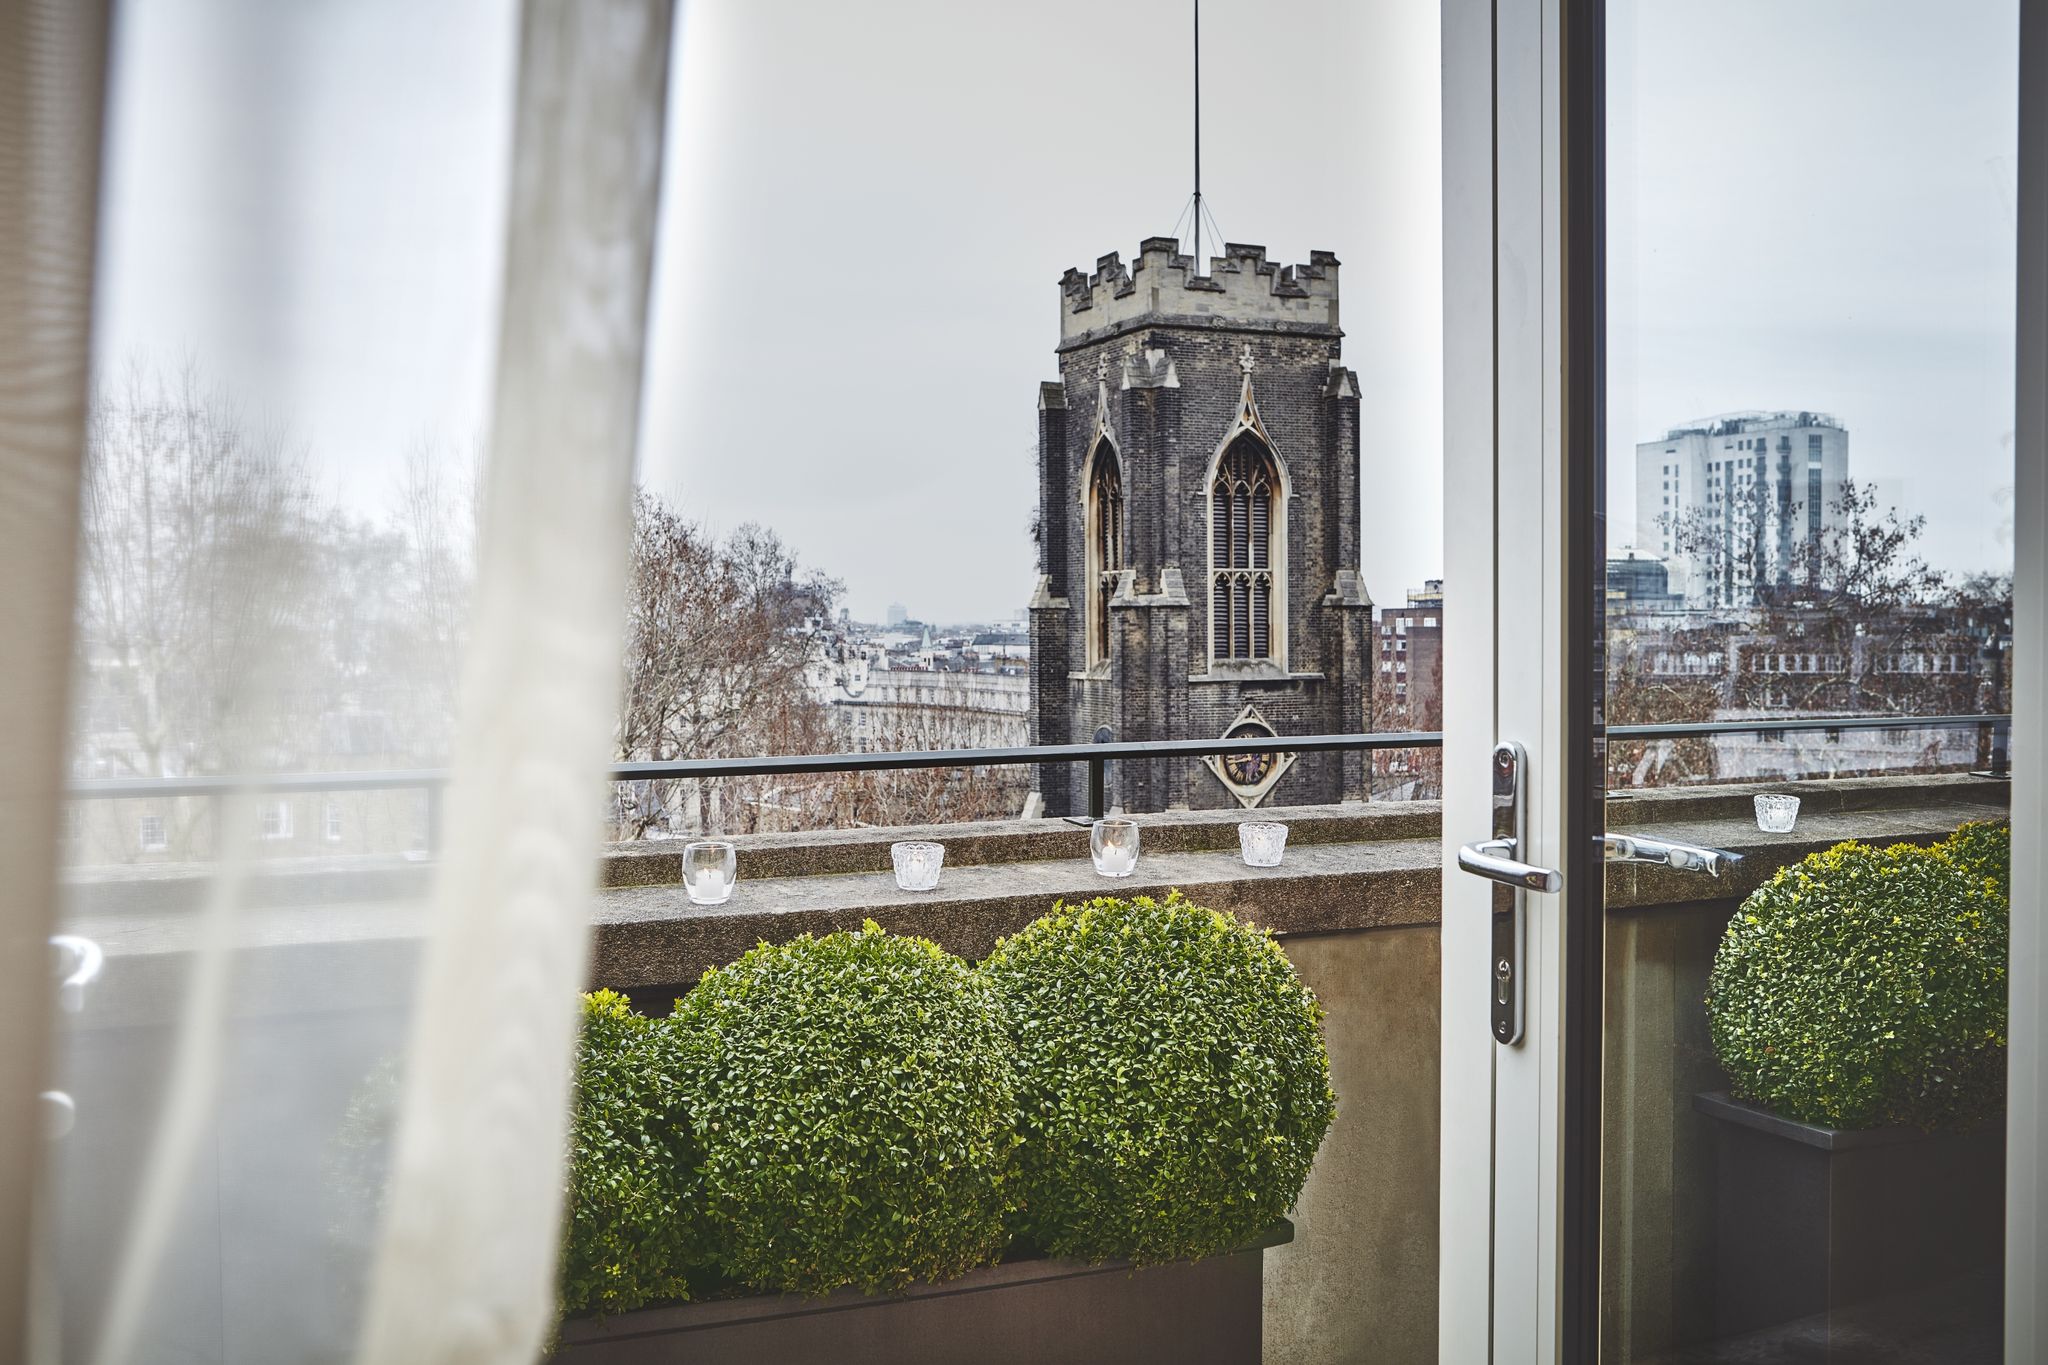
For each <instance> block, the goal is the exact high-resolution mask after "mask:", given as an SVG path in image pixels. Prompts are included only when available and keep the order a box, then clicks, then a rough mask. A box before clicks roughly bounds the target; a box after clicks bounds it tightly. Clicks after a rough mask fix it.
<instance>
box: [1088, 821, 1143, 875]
mask: <svg viewBox="0 0 2048 1365" xmlns="http://www.w3.org/2000/svg"><path fill="white" fill-rule="evenodd" d="M1088 853H1089V856H1090V857H1092V858H1094V859H1095V870H1096V871H1097V872H1099V873H1101V874H1102V875H1103V876H1105V877H1128V876H1130V875H1131V873H1132V872H1134V871H1136V870H1137V866H1138V822H1137V821H1136V820H1133V819H1131V818H1129V817H1128V816H1123V815H1111V816H1106V817H1104V818H1103V819H1100V820H1097V821H1096V822H1095V824H1094V826H1093V827H1091V828H1090V829H1089V831H1088Z"/></svg>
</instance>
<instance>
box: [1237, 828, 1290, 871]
mask: <svg viewBox="0 0 2048 1365" xmlns="http://www.w3.org/2000/svg"><path fill="white" fill-rule="evenodd" d="M1237 846H1238V849H1239V850H1240V851H1241V852H1242V853H1243V854H1244V865H1245V866H1246V867H1278V866H1280V856H1281V855H1282V854H1283V853H1285V852H1286V851H1287V826H1285V825H1283V824H1281V823H1279V822H1278V821H1277V820H1247V821H1245V822H1244V823H1243V824H1241V825H1239V826H1238V827H1237Z"/></svg>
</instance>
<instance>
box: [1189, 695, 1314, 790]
mask: <svg viewBox="0 0 2048 1365" xmlns="http://www.w3.org/2000/svg"><path fill="white" fill-rule="evenodd" d="M1279 737H1280V732H1279V731H1277V730H1275V729H1274V728H1273V726H1272V724H1271V723H1270V722H1269V721H1267V719H1266V718H1265V717H1264V716H1262V715H1260V714H1259V709H1258V708H1257V707H1256V706H1247V707H1245V708H1244V710H1242V711H1240V712H1239V713H1238V715H1237V719H1236V720H1233V721H1232V722H1230V724H1229V726H1228V727H1226V728H1225V729H1224V731H1223V738H1225V739H1278V738H1279ZM1202 761H1203V762H1204V763H1207V764H1208V765H1209V771H1210V772H1213V773H1215V774H1216V778H1217V780H1218V781H1219V782H1221V783H1222V784H1223V785H1224V786H1225V787H1227V788H1229V789H1230V794H1231V795H1232V796H1235V797H1236V798H1237V799H1238V801H1239V802H1241V803H1242V804H1244V805H1246V806H1256V805H1258V804H1259V802H1260V801H1262V800H1264V799H1265V796H1266V793H1267V792H1269V791H1271V790H1272V789H1273V785H1274V784H1275V783H1276V782H1278V781H1279V780H1280V778H1281V776H1282V775H1283V774H1285V773H1286V771H1287V770H1288V769H1289V768H1291V767H1293V766H1294V755H1293V754H1290V753H1285V752H1276V751H1273V750H1267V751H1265V752H1263V753H1248V754H1222V755H1219V756H1217V757H1215V758H1206V759H1203V760H1202Z"/></svg>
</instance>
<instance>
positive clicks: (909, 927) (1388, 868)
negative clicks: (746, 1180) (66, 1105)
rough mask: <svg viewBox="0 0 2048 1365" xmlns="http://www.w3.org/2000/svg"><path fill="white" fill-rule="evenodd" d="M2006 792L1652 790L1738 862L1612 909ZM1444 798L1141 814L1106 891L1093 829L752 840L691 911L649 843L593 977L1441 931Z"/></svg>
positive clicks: (608, 888)
mask: <svg viewBox="0 0 2048 1365" xmlns="http://www.w3.org/2000/svg"><path fill="white" fill-rule="evenodd" d="M1763 790H1770V791H1791V792H1795V793H1797V794H1798V795H1799V796H1800V797H1801V799H1802V808H1801V811H1800V818H1799V825H1798V828H1797V829H1796V830H1795V831H1794V832H1793V833H1791V834H1789V835H1774V834H1765V833H1763V832H1761V831H1759V830H1758V829H1757V827H1756V822H1755V818H1754V811H1753V807H1752V804H1751V800H1750V798H1751V797H1752V796H1753V795H1755V794H1756V793H1757V792H1758V791H1763ZM2006 792H2007V787H2006V784H2005V783H2003V782H2000V781H1996V780H1992V779H1980V778H1972V777H1967V776H1936V777H1914V778H1859V779H1843V780H1834V781H1813V782H1798V783H1773V784H1768V785H1767V786H1757V785H1728V786H1715V787H1711V788H1691V789H1685V788H1678V789H1664V790H1656V791H1647V792H1642V793H1636V794H1631V795H1628V796H1621V797H1615V798H1611V799H1610V800H1609V802H1608V818H1609V824H1610V826H1611V827H1613V828H1630V829H1636V830H1641V831H1644V832H1652V831H1653V832H1655V833H1656V834H1657V835H1658V836H1660V837H1663V838H1667V839H1673V840H1678V841H1681V842H1686V843H1695V844H1701V845H1704V846H1708V847H1714V848H1720V849H1725V850H1727V851H1729V852H1733V853H1738V854H1741V855H1742V859H1743V860H1742V861H1741V862H1740V863H1738V864H1736V865H1735V867H1734V868H1733V869H1731V870H1730V871H1729V872H1728V873H1727V874H1725V875H1723V876H1721V877H1719V878H1708V877H1705V876H1703V875H1701V874H1697V873H1681V872H1675V871H1672V870H1670V869H1668V868H1661V867H1654V866H1647V865H1626V864H1616V865H1613V866H1610V867H1609V868H1608V870H1607V875H1608V881H1607V892H1608V904H1609V907H1610V908H1613V909H1621V910H1626V909H1631V908H1643V907H1650V906H1658V905H1677V904H1684V903H1689V902H1704V901H1726V900H1730V899H1734V898H1736V897H1739V896H1743V895H1747V894H1748V893H1749V892H1750V891H1751V890H1754V889H1755V888H1756V887H1757V886H1758V885H1760V884H1761V883H1762V882H1764V881H1765V880H1767V879H1768V878H1769V877H1770V875H1771V874H1772V873H1773V872H1775V871H1776V870H1777V869H1778V868H1779V867H1782V866H1784V865H1785V864H1786V863H1789V862H1793V861H1796V860H1797V859H1799V858H1801V857H1804V856H1805V855H1806V854H1808V853H1811V852H1815V851H1818V850H1820V849H1824V848H1828V847H1830V846H1832V845H1834V844H1836V843H1839V842H1841V841H1842V840H1844V839H1864V840H1869V841H1874V842H1880V843H1892V842H1899V841H1916V842H1927V841H1930V840H1932V839H1935V838H1939V837H1941V836H1943V835H1946V834H1947V833H1948V832H1949V831H1951V830H1953V829H1954V828H1955V826H1956V825H1957V824H1960V823H1961V822H1963V821H1964V820H1971V819H1996V818H2000V817H2002V816H2003V815H2004V813H2005V809H2006V799H2007V796H2006ZM1246 819H1277V820H1281V821H1283V822H1285V823H1286V824H1287V825H1288V827H1289V839H1288V849H1287V857H1286V861H1285V862H1284V863H1283V864H1282V865H1281V866H1279V867H1277V868H1248V867H1246V866H1244V865H1243V863H1242V862H1241V861H1240V860H1239V858H1238V856H1237V830H1236V827H1237V825H1238V824H1239V823H1241V822H1242V821H1244V820H1246ZM1440 821H1441V811H1440V808H1439V807H1438V805H1437V803H1435V802H1404V803H1396V804H1363V805H1352V806H1318V807H1304V808H1295V809H1279V810H1262V811H1257V812H1244V811H1202V812H1167V813H1163V814H1159V815H1148V816H1140V817H1139V822H1140V825H1141V826H1142V829H1143V854H1142V856H1141V857H1140V859H1139V862H1138V868H1137V871H1136V873H1135V874H1134V875H1132V876H1131V877H1128V878H1123V879H1116V880H1112V879H1109V878H1105V877H1099V876H1097V875H1096V874H1095V871H1094V869H1093V867H1092V866H1091V865H1090V863H1089V861H1088V833H1087V830H1086V829H1084V828H1082V827H1080V826H1079V825H1075V824H1069V823H1068V822H1066V821H1060V820H1032V821H1022V820H1019V821H996V822H988V823H983V824H973V825H951V826H934V827H928V828H921V829H915V830H904V829H895V830H853V831H835V832H829V833H820V834H775V835H755V836H742V837H739V838H736V839H734V840H733V842H734V843H735V844H736V845H738V848H739V857H740V881H739V884H738V885H737V886H736V887H735V889H734V891H733V896H732V899H731V900H729V901H728V902H727V903H726V904H724V905H721V906H696V905H692V904H690V902H689V900H688V898H687V897H686V896H685V895H684V894H683V890H682V887H681V886H680V885H679V884H677V882H676V878H677V877H678V875H679V871H680V857H679V850H677V849H675V848H673V847H671V846H667V845H663V844H656V845H652V846H648V845H636V846H631V847H621V848H617V849H614V850H612V851H611V852H609V853H608V854H607V855H606V859H605V872H604V876H603V878H602V880H603V883H604V889H602V890H601V891H599V893H598V896H597V904H596V909H595V922H596V948H595V954H594V958H593V962H592V971H591V978H592V981H593V982H595V983H598V984H603V985H607V986H613V987H617V988H620V989H627V990H645V991H648V992H650V993H653V992H654V991H655V990H656V989H657V988H667V987H682V986H687V985H688V984H690V983H691V982H693V981H695V980H696V978H697V977H698V976H699V975H701V974H702V973H703V971H704V970H705V969H706V968H707V967H711V966H716V965H719V964H722V963H725V962H729V961H731V960H732V959H733V958H735V957H737V956H738V955H739V954H740V953H743V952H745V951H746V950H747V949H748V948H750V947H752V946H753V945H754V944H755V943H757V942H761V941H763V940H767V941H779V940H783V939H787V938H791V937H794V936H796V935H797V934H801V933H818V934H824V933H831V932H834V931H836V930H841V929H855V928H858V927H860V925H861V923H862V922H863V921H864V920H869V919H872V920H874V921H875V922H876V923H877V924H879V925H881V926H882V927H883V928H885V929H888V930H891V931H893V932H896V933H906V934H918V935H922V936H924V937H926V938H930V939H932V940H933V941H935V942H937V943H939V944H940V945H941V946H942V947H945V948H947V949H948V950H950V951H952V952H956V953H960V954H962V955H963V956H966V957H970V958H976V957H980V956H982V955H984V954H985V953H987V952H988V950H989V949H990V948H991V947H993V946H994V944H995V941H996V940H997V939H998V938H1000V937H1002V936H1003V935H1005V934H1011V933H1015V932H1016V931H1017V930H1019V929H1021V928H1022V927H1023V926H1024V925H1026V924H1028V923H1029V922H1030V921H1031V920H1033V919H1034V918H1036V917H1037V916H1039V915H1041V914H1044V913H1045V911H1046V910H1047V909H1049V908H1050V907H1051V905H1052V904H1053V902H1054V901H1056V900H1068V901H1073V900H1085V899H1087V898H1089V897H1093V896H1102V895H1161V896H1163V895H1165V894H1166V893H1167V892H1168V891H1169V890H1174V889H1178V890H1180V891H1182V892H1184V893H1185V894H1186V895H1188V896H1189V897H1191V898H1192V899H1194V900H1197V901H1199V902H1200V903H1202V904H1204V905H1208V906H1211V907H1213V908H1215V909H1218V910H1226V911H1230V912H1232V913H1235V914H1237V915H1240V916H1241V917H1243V918H1245V919H1249V920H1252V921H1254V922H1255V923H1258V924H1261V925H1264V926H1266V927H1269V928H1271V929H1273V930H1274V931H1275V932H1277V933H1279V934H1281V935H1283V936H1293V935H1305V934H1322V933H1342V932H1349V931H1355V930H1367V929H1382V928H1392V927H1397V926H1402V925H1424V924H1434V923H1436V922H1437V921H1438V920H1439V918H1440V905H1441V893H1442V864H1443V854H1442V848H1441V845H1440V843H1439V842H1438V833H1437V831H1438V827H1439V824H1440ZM904 838H931V839H937V840H939V841H940V842H942V843H944V844H945V845H946V870H945V873H944V875H943V877H942V878H941V880H940V882H939V887H938V889H937V890H936V891H931V892H906V891H899V890H898V889H897V888H896V885H895V880H894V877H893V875H892V874H891V873H890V872H889V871H887V870H886V869H887V868H888V866H889V848H888V846H889V845H890V844H891V843H893V842H895V841H896V840H898V839H904Z"/></svg>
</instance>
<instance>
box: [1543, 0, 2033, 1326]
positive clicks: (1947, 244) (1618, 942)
mask: <svg viewBox="0 0 2048 1365" xmlns="http://www.w3.org/2000/svg"><path fill="white" fill-rule="evenodd" d="M1605 9H1606V15H1605V22H1606V35H1605V36H1606V43H1605V48H1606V51H1605V89H1604V95H1605V102H1606V110H1605V122H1604V129H1605V144H1606V145H1605V173H1604V197H1605V217H1604V224H1605V233H1606V241H1605V249H1606V269H1605V272H1604V284H1605V292H1606V300H1605V321H1606V334H1605V348H1604V356H1603V357H1602V358H1601V362H1600V363H1601V365H1602V367H1603V370H1602V378H1603V380H1604V384H1605V403H1604V413H1603V415H1604V418H1605V457H1606V470H1605V476H1606V477H1605V489H1604V493H1605V496H1604V503H1603V506H1602V511H1603V513H1604V518H1605V531H1606V549H1605V552H1604V563H1603V565H1602V567H1601V572H1600V575H1599V582H1598V583H1597V584H1596V585H1594V590H1595V592H1596V593H1597V595H1598V597H1599V598H1600V600H1601V604H1602V614H1601V617H1600V638H1599V640H1597V641H1596V642H1593V643H1594V644H1595V645H1596V646H1597V650H1596V657H1598V658H1600V659H1601V662H1602V665H1603V670H1604V686H1603V689H1602V698H1601V699H1602V702H1603V703H1604V715H1603V717H1602V719H1603V720H1604V725H1605V736H1604V750H1596V752H1600V753H1601V754H1602V757H1601V761H1600V771H1599V774H1598V776H1597V778H1596V779H1595V780H1596V781H1599V782H1601V783H1603V784H1604V787H1605V797H1604V801H1603V802H1602V804H1603V807H1604V813H1605V819H1604V826H1605V828H1604V832H1603V836H1602V849H1603V854H1604V859H1605V863H1606V870H1605V878H1604V880H1605V888H1604V889H1605V906H1604V912H1603V913H1604V924H1603V925H1602V930H1603V932H1602V933H1601V934H1599V935H1598V936H1597V937H1595V938H1594V939H1592V940H1590V941H1591V942H1598V943H1599V944H1600V945H1601V946H1600V958H1599V980H1598V981H1597V982H1594V983H1592V985H1593V988H1594V990H1595V991H1596V992H1597V995H1598V998H1599V1000H1600V1002H1601V1007H1600V1008H1601V1013H1600V1016H1599V1017H1600V1024H1601V1029H1600V1036H1599V1038H1598V1055H1599V1057H1600V1072H1599V1080H1600V1094H1599V1106H1598V1112H1599V1115H1600V1117H1599V1130H1598V1133H1597V1143H1598V1151H1599V1153H1600V1157H1599V1166H1598V1192H1597V1207H1598V1209H1599V1233H1600V1239H1599V1240H1600V1257H1599V1273H1598V1313H1599V1341H1600V1358H1601V1359H1603V1360H1608V1361H1616V1362H1622V1361H1628V1362H1653V1361H1654V1362H1672V1363H1673V1365H1675V1363H1676V1362H1688V1363H1690V1362H1701V1363H1705V1362H1720V1361H1752V1360H1773V1361H1805V1360H1816V1361H1818V1360H1855V1361H1893V1360H1899V1361H1903V1360H1940V1361H1944V1362H1954V1363H1955V1365H1967V1363H1968V1362H1994V1361H1998V1360H2001V1359H2006V1358H2013V1357H2008V1356H2006V1355H2004V1354H2003V1349H2004V1348H2003V1345H2002V1340H2001V1336H2002V1333H2001V1311H2002V1310H2001V1305H2002V1295H2003V1287H2004V1278H2003V1272H2002V1259H2003V1255H2002V1253H2003V1230H2004V1222H2005V1210H2006V1197H2005V1170H2006V1161H2005V1145H2006V1123H2005V1080H2006V1061H2007V1057H2006V1053H2007V1048H2006V1046H2005V1044H2006V1038H2007V1034H2008V1021H2007V990H2008V982H2007V954H2008V942H2007V940H2008V920H2009V909H2008V906H2009V899H2010V892H2009V887H2010V882H2009V877H2008V871H2007V851H2006V846H2007V842H2008V825H2007V819H2008V807H2009V798H2010V795H2011V786H2012V783H2011V780H2010V772H2011V770H2010V766H2009V738H2008V737H2009V723H2008V719H2007V717H2008V713H2009V712H2010V711H2011V709H2012V708H2011V684H2012V677H2011V672H2012V670H2011V668H2010V666H2009V661H2010V659H2011V658H2012V643H2013V599H2012V589H2013V569H2014V534H2015V521H2014V502H2013V497H2014V431H2015V418H2014V402H2013V398H2014V389H2013V375H2014V300H2015V260H2016V251H2015V224H2016V220H2015V205H2016V203H2017V179H2018V164H2019V163H2018V142H2017V131H2018V127H2019V120H2018V114H2017V106H2018V98H2019V81H2018V76H2019V61H2018V43H2019V16H2018V7H2017V6H2016V5H2014V4H2006V3H1992V4H1982V5H1970V6H1963V7H1946V6H1944V7H1939V8H1937V7H1934V6H1930V5H1925V4H1914V3H1904V4H1885V5H1798V6H1784V5H1771V4H1691V5H1683V4H1681V5H1671V4H1656V3H1642V2H1641V0H1609V3H1608V4H1607V5H1606V6H1605ZM1588 1042H1589V1043H1590V1040H1588ZM1576 1052H1577V1055H1578V1056H1579V1057H1580V1058H1582V1059H1585V1058H1589V1057H1590V1055H1591V1048H1590V1046H1581V1047H1579V1048H1578V1049H1577V1050H1576ZM1590 1149H1591V1143H1590V1141H1589V1142H1588V1143H1587V1144H1586V1146H1585V1147H1584V1148H1582V1150H1590Z"/></svg>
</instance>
